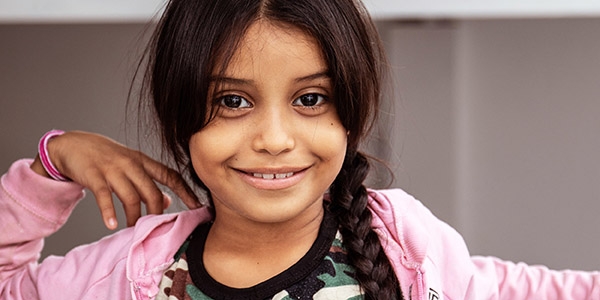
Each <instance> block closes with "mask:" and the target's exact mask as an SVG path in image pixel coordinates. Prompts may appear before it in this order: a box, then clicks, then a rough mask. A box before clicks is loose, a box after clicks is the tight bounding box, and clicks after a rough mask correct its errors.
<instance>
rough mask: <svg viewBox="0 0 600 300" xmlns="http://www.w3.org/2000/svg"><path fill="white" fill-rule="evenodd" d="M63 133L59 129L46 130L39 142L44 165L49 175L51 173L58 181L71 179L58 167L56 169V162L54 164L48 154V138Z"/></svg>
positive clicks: (39, 150)
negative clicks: (61, 172)
mask: <svg viewBox="0 0 600 300" xmlns="http://www.w3.org/2000/svg"><path fill="white" fill-rule="evenodd" d="M63 133H65V132H64V131H62V130H57V129H53V130H50V131H48V132H46V134H44V136H42V138H41V139H40V143H39V144H38V153H39V155H40V160H41V161H42V166H43V167H44V169H45V170H46V172H47V173H48V175H50V177H52V178H53V179H54V180H58V181H70V180H69V178H67V177H65V176H64V175H63V174H60V172H59V171H58V169H56V167H55V166H54V164H52V161H50V156H49V155H48V140H50V139H51V138H53V137H55V136H59V135H61V134H63Z"/></svg>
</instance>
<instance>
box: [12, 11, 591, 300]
mask: <svg viewBox="0 0 600 300" xmlns="http://www.w3.org/2000/svg"><path fill="white" fill-rule="evenodd" d="M384 63H385V61H384V58H383V55H382V53H381V45H380V43H379V40H378V38H377V34H376V31H375V29H374V26H373V24H372V22H371V20H370V18H369V17H368V15H367V13H366V11H365V9H364V8H363V7H362V5H361V4H360V3H358V2H356V1H351V0H272V1H267V0H265V1H258V0H256V1H253V0H252V1H250V0H238V1H236V0H220V1H217V0H172V1H171V2H170V3H169V4H168V6H167V7H166V11H165V13H164V15H163V17H162V19H161V21H160V23H159V24H158V27H157V30H156V33H155V35H154V38H153V39H152V42H151V45H150V47H149V50H148V67H147V73H146V75H145V77H144V78H145V85H144V86H143V88H144V89H145V90H146V91H148V94H149V95H148V96H149V97H147V99H149V100H151V108H152V110H153V111H154V113H155V116H156V119H157V120H158V126H159V129H160V130H159V131H160V133H161V136H162V140H163V143H164V145H165V147H166V148H167V149H168V151H169V153H170V154H171V157H172V158H173V160H174V161H175V163H177V166H178V170H179V171H181V172H184V173H187V174H188V175H189V176H190V177H191V180H192V181H193V183H194V184H195V185H197V186H199V187H201V188H203V189H204V190H205V192H206V195H207V199H208V200H209V204H210V205H209V206H208V207H202V208H200V205H199V202H198V200H197V199H196V197H195V196H194V195H193V194H192V193H191V192H190V189H189V188H188V186H187V185H186V184H185V182H184V180H183V179H182V178H181V176H180V175H179V173H178V172H176V171H174V170H171V169H168V168H167V167H165V166H164V165H162V164H161V163H158V162H156V161H154V160H152V159H150V158H148V157H147V156H145V155H143V154H141V153H139V152H136V151H132V150H130V149H127V148H125V147H123V146H121V145H119V144H116V143H115V142H113V141H111V140H109V139H107V138H104V137H101V136H98V135H93V134H89V133H83V132H69V133H65V134H62V133H61V132H57V131H52V132H50V133H49V134H48V135H45V136H44V137H43V138H42V140H41V142H40V155H39V156H38V157H37V158H36V159H35V160H33V161H31V160H21V161H17V162H16V163H15V164H14V165H13V166H12V167H11V169H10V170H9V171H8V173H7V174H5V175H4V176H3V178H2V192H0V205H1V207H0V214H1V216H0V219H1V220H2V233H1V235H0V295H1V297H2V299H526V298H534V299H538V298H541V299H594V298H600V291H598V287H597V285H598V283H599V280H600V276H599V275H598V274H596V273H584V272H571V271H566V272H555V271H549V270H547V269H545V268H543V267H528V266H525V265H522V264H518V265H515V264H512V263H507V262H502V261H499V260H497V259H494V258H480V257H475V258H471V257H469V255H468V251H467V250H466V247H465V245H464V242H463V241H462V239H461V237H460V236H459V235H458V234H457V233H456V232H455V231H453V230H452V229H451V228H449V227H448V226H447V225H445V224H444V223H442V222H441V221H439V220H437V219H436V218H435V217H434V216H432V215H431V213H430V212H429V211H428V210H427V209H425V208H424V207H423V206H422V205H421V204H420V203H419V202H417V201H416V200H414V199H413V198H411V197H410V196H408V195H406V194H405V193H404V192H402V191H400V190H390V191H374V190H368V189H366V188H365V187H364V185H363V181H364V179H365V177H366V175H367V173H368V169H369V164H368V161H367V159H366V158H365V156H364V155H363V154H362V153H361V152H360V151H359V150H358V147H359V144H360V141H361V139H362V138H363V137H364V136H365V135H366V133H367V131H368V129H369V126H370V124H372V122H373V119H374V117H375V112H376V107H377V104H378V99H379V89H380V81H381V74H382V69H383V65H384ZM142 105H143V104H142ZM142 108H143V107H142ZM40 175H41V176H40ZM50 178H52V179H50ZM67 178H68V179H67ZM69 179H70V181H69ZM154 181H157V182H160V183H162V184H165V185H166V186H168V187H170V188H171V189H172V190H174V191H175V192H176V193H177V194H178V195H179V196H180V197H181V198H182V200H183V202H184V203H185V204H186V205H187V206H188V207H189V208H191V210H189V211H185V212H181V213H178V214H172V215H150V216H146V217H143V218H140V215H141V213H140V202H144V203H145V205H146V209H147V211H148V212H149V213H150V214H155V213H156V214H159V213H160V212H162V209H163V208H164V207H165V206H167V205H168V204H169V202H170V200H169V199H168V198H165V197H164V196H163V195H162V194H161V193H160V191H159V190H158V188H157V187H156V185H155V184H154ZM32 187H33V188H32ZM83 187H87V188H89V189H90V190H91V191H92V192H93V193H94V194H95V196H96V199H97V202H98V205H99V207H100V210H101V213H102V216H103V219H104V221H105V223H106V226H107V227H109V228H115V227H116V221H115V220H116V219H115V217H114V208H113V207H112V199H111V193H112V192H114V193H115V194H117V196H118V197H119V199H120V200H121V201H122V202H123V207H124V210H125V212H126V217H127V222H128V225H131V227H129V228H127V229H124V230H121V231H119V232H117V233H115V234H114V235H111V236H109V237H106V238H104V239H102V240H100V241H98V242H96V243H93V244H90V245H85V246H81V247H78V248H76V249H74V250H72V251H71V252H69V253H68V254H67V255H66V256H65V257H49V258H47V259H46V260H44V261H43V262H42V263H39V264H38V263H37V259H38V257H39V252H40V250H41V247H42V243H43V238H44V237H45V236H48V235H50V234H51V233H53V232H54V231H56V230H57V229H58V227H60V226H61V225H62V224H63V223H64V222H65V220H66V219H67V217H68V215H69V213H70V212H71V210H72V209H73V206H74V205H75V204H76V202H77V200H78V199H80V198H81V196H82V188H83Z"/></svg>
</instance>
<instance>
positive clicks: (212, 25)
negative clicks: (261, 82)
mask: <svg viewBox="0 0 600 300" xmlns="http://www.w3.org/2000/svg"><path fill="white" fill-rule="evenodd" d="M258 19H265V20H269V21H272V22H278V23H281V24H289V25H291V26H294V27H296V28H300V29H301V30H303V31H305V32H306V33H307V34H309V35H311V36H312V37H314V38H315V39H316V41H317V42H318V43H319V46H320V47H321V49H322V51H323V55H324V58H325V60H326V63H327V65H328V71H329V72H330V74H329V75H330V77H331V80H332V82H333V95H334V97H333V101H334V104H335V107H336V109H337V112H338V114H339V118H340V120H341V122H342V124H343V126H344V127H345V128H346V129H347V130H348V132H349V134H348V145H347V154H346V158H345V161H344V163H343V166H342V170H341V171H340V173H339V174H338V176H337V177H336V179H335V181H334V182H333V184H332V186H331V188H330V194H331V204H330V205H329V209H330V210H331V211H332V212H333V213H334V215H335V216H336V218H337V220H338V222H339V224H340V232H341V233H342V236H343V241H344V245H345V246H346V247H347V249H348V258H349V260H350V263H351V264H352V265H353V266H354V267H355V268H356V274H355V276H356V279H357V280H358V282H359V284H360V286H361V288H362V289H363V291H364V293H365V295H366V298H367V299H379V300H381V299H398V298H401V297H402V296H401V294H400V293H399V284H398V280H397V279H396V276H395V275H394V272H393V269H392V267H391V264H390V262H389V260H388V259H387V257H386V255H385V253H384V252H383V249H382V247H381V244H380V241H379V239H378V236H377V234H376V233H375V232H374V231H373V230H372V228H371V219H372V216H371V212H370V210H369V209H368V208H367V199H368V197H367V191H366V188H365V186H364V185H363V181H364V180H365V178H366V176H367V173H368V170H369V163H368V161H367V159H366V157H365V156H364V155H363V154H362V153H360V152H359V151H358V146H359V142H360V140H361V139H362V138H363V137H364V136H365V135H366V134H367V132H368V131H369V129H370V128H371V126H372V124H373V121H374V120H375V117H376V109H377V107H378V106H379V98H380V88H381V80H382V79H381V78H382V74H383V73H384V72H383V70H384V66H385V59H384V55H383V51H382V46H381V42H380V40H379V38H378V34H377V31H376V28H375V26H374V24H373V22H372V20H371V18H370V17H369V15H368V13H367V11H366V9H365V8H364V7H363V5H362V3H360V2H359V1H358V0H220V1H208V0H171V1H170V2H169V3H168V5H167V7H166V10H165V12H164V14H163V16H162V18H161V20H160V22H159V23H158V27H157V29H156V31H155V33H154V36H153V38H152V40H151V42H150V46H149V48H148V51H147V59H148V66H147V71H146V74H145V77H144V85H143V87H142V89H146V90H147V92H148V93H149V96H150V97H148V98H150V99H151V100H152V101H153V109H154V112H155V114H156V117H157V119H158V126H159V127H160V130H159V131H160V132H161V136H162V141H163V144H164V145H165V147H166V148H167V149H168V150H169V152H170V154H171V156H172V158H173V159H174V161H175V162H176V163H177V164H178V165H179V166H180V167H182V168H186V171H187V172H189V175H190V176H191V177H192V178H193V180H194V181H195V182H196V183H197V184H198V185H199V186H201V187H203V188H206V187H205V186H204V185H203V184H202V182H201V180H200V179H199V178H198V177H197V175H195V173H194V172H193V168H192V167H191V162H190V152H189V141H190V138H191V136H192V135H193V134H194V133H196V132H198V131H199V130H201V129H202V128H203V127H204V126H206V124H208V122H209V121H210V120H211V117H210V116H211V115H212V112H211V111H209V110H210V107H211V106H210V105H207V101H209V100H208V98H207V97H208V95H209V83H210V80H209V78H210V77H211V75H212V72H213V71H214V70H224V69H225V68H226V66H227V63H228V62H229V60H230V59H231V57H232V56H233V54H234V51H235V49H236V48H237V47H236V45H237V44H238V43H239V42H240V40H241V38H242V37H243V35H244V33H245V32H246V30H247V29H248V27H249V26H250V25H251V24H252V23H253V22H255V21H256V20H258ZM217 63H219V64H220V65H217ZM207 192H208V191H207Z"/></svg>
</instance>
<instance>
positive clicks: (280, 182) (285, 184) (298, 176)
mask: <svg viewBox="0 0 600 300" xmlns="http://www.w3.org/2000/svg"><path fill="white" fill-rule="evenodd" d="M309 168H310V166H309V167H304V168H288V167H286V168H253V169H235V168H234V170H235V171H236V173H237V174H238V175H239V176H240V178H241V179H242V180H243V181H244V182H246V183H247V184H248V185H250V186H252V187H254V188H256V189H259V190H283V189H286V188H290V187H292V186H294V185H296V184H298V183H299V182H300V181H302V179H303V178H304V176H305V175H306V173H307V170H308V169H309ZM259 174H261V175H262V174H271V175H273V176H269V175H265V176H259ZM275 174H280V175H283V174H285V176H279V177H284V178H275V176H274V175H275ZM290 174H291V175H290ZM264 177H266V178H264Z"/></svg>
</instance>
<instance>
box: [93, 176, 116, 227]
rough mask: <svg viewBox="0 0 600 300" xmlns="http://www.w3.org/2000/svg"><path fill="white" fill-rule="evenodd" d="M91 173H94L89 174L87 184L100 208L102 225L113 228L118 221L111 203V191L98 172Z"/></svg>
mask: <svg viewBox="0 0 600 300" xmlns="http://www.w3.org/2000/svg"><path fill="white" fill-rule="evenodd" d="M93 174H95V175H90V177H89V178H90V180H89V184H88V185H87V186H88V188H89V189H90V191H91V192H92V194H94V197H95V198H96V204H97V205H98V208H99V209H100V214H101V215H102V220H103V221H104V225H105V226H106V228H108V229H110V230H115V229H117V225H118V223H117V217H116V213H115V207H114V205H113V199H112V192H111V190H110V188H109V186H108V184H107V183H106V181H105V180H104V179H103V178H102V177H101V176H100V175H99V174H98V173H93Z"/></svg>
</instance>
